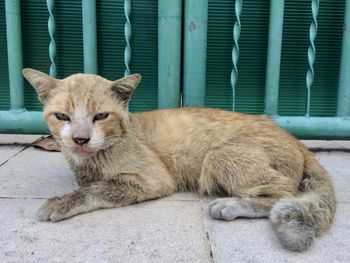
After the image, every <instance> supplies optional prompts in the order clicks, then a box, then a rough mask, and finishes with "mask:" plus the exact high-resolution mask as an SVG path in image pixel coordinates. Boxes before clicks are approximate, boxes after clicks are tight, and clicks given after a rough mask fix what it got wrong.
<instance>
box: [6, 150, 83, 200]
mask: <svg viewBox="0 0 350 263" xmlns="http://www.w3.org/2000/svg"><path fill="white" fill-rule="evenodd" d="M75 187H77V185H76V183H75V181H74V177H73V173H72V172H71V170H70V169H69V167H68V164H67V163H66V161H65V160H64V158H63V155H62V154H61V153H57V152H47V151H43V150H40V149H34V148H28V149H26V150H25V151H23V152H21V153H19V154H17V155H16V156H15V157H13V158H11V159H10V160H9V161H8V162H6V163H5V164H4V165H2V166H0V196H1V197H19V198H48V197H52V196H54V195H62V194H65V193H68V192H71V191H72V190H73V189H74V188H75Z"/></svg>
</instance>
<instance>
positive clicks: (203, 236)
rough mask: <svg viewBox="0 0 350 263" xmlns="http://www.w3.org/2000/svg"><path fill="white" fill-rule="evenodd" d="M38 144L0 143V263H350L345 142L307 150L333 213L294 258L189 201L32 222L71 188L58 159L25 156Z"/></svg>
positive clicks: (258, 225) (253, 225)
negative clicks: (329, 193) (324, 178)
mask: <svg viewBox="0 0 350 263" xmlns="http://www.w3.org/2000/svg"><path fill="white" fill-rule="evenodd" d="M38 138H39V136H24V135H21V136H14V135H0V262H330V263H333V262H350V220H348V218H350V153H349V151H347V149H350V142H339V141H337V142H335V141H312V142H305V143H306V144H307V145H309V146H310V147H313V148H317V149H323V150H322V151H321V152H318V153H317V154H316V155H317V158H318V159H319V160H320V161H321V163H322V164H323V165H324V166H325V167H326V169H327V170H328V171H329V172H330V174H331V175H332V178H333V181H334V184H335V187H336V191H337V198H338V210H337V215H336V221H335V224H334V226H333V228H332V229H331V231H330V232H329V233H327V234H326V235H324V236H323V237H321V238H318V239H317V240H316V241H315V243H314V245H313V246H312V247H311V248H310V250H308V251H306V252H303V253H295V252H290V251H287V250H285V249H283V248H282V247H281V246H280V245H279V243H278V240H277V238H276V237H275V235H274V232H273V230H272V227H271V226H270V223H269V221H268V220H267V219H237V220H234V221H232V222H224V221H218V220H213V219H211V218H210V216H209V215H208V211H207V207H208V203H209V202H210V200H211V199H209V198H199V197H198V196H197V195H195V194H191V193H179V194H176V195H173V196H170V197H167V198H163V199H159V200H154V201H149V202H144V203H141V204H137V205H132V206H128V207H123V208H117V209H106V210H98V211H94V212H91V213H87V214H83V215H79V216H76V217H73V218H71V219H68V220H65V221H61V222H58V223H51V222H41V221H38V219H37V218H36V211H37V209H38V208H39V206H40V205H41V204H42V203H43V201H44V199H45V198H48V197H51V196H54V195H60V194H64V193H68V192H70V191H72V190H73V189H74V188H75V187H77V186H76V184H75V182H74V180H73V176H72V173H71V171H70V170H69V168H68V166H67V164H66V163H65V161H64V160H63V158H62V156H61V154H60V153H53V152H46V151H43V150H40V149H34V148H31V147H29V148H26V143H29V142H31V141H34V140H36V139H38ZM13 143H17V144H13ZM18 143H19V144H18ZM12 144H13V145H12ZM326 148H331V149H333V150H334V151H331V152H328V151H325V150H324V149H326Z"/></svg>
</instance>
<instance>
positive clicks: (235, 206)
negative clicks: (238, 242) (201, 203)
mask: <svg viewBox="0 0 350 263" xmlns="http://www.w3.org/2000/svg"><path fill="white" fill-rule="evenodd" d="M240 211H241V207H240V204H239V198H233V197H230V198H218V199H216V200H214V201H212V202H211V203H210V205H209V213H210V215H211V216H212V217H213V218H215V219H222V220H226V221H231V220H234V219H235V218H236V217H238V216H240Z"/></svg>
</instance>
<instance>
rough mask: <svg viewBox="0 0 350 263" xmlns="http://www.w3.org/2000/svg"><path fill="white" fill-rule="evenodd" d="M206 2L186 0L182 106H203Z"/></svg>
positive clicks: (202, 0) (206, 21) (206, 22)
mask: <svg viewBox="0 0 350 263" xmlns="http://www.w3.org/2000/svg"><path fill="white" fill-rule="evenodd" d="M207 27H208V0H201V1H198V0H186V1H185V18H184V69H183V71H184V72H183V78H184V79H183V105H184V106H203V105H204V103H205V77H206V59H207Z"/></svg>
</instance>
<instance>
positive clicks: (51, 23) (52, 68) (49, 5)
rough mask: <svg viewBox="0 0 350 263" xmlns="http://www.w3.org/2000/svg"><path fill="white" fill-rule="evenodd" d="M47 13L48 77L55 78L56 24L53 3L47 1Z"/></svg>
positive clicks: (52, 1) (50, 0) (49, 0)
mask: <svg viewBox="0 0 350 263" xmlns="http://www.w3.org/2000/svg"><path fill="white" fill-rule="evenodd" d="M46 4H47V11H48V12H49V20H48V22H47V26H48V31H49V35H50V44H49V57H50V61H51V65H50V76H52V77H57V69H56V63H55V59H56V41H55V33H56V22H55V17H54V15H53V11H54V6H55V1H54V0H47V1H46Z"/></svg>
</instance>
